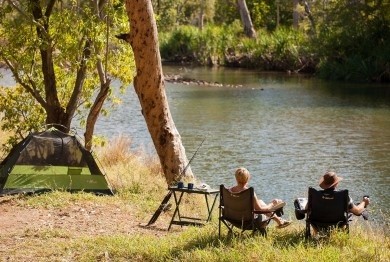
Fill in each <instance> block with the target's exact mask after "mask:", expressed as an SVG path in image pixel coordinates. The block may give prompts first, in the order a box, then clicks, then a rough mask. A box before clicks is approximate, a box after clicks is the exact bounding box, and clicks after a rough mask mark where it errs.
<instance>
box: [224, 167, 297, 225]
mask: <svg viewBox="0 0 390 262" xmlns="http://www.w3.org/2000/svg"><path fill="white" fill-rule="evenodd" d="M235 177H236V182H237V185H235V186H233V187H231V188H229V190H230V192H232V193H239V192H241V191H243V190H245V189H248V188H249V187H248V182H249V179H250V177H251V175H250V173H249V171H248V170H247V169H246V168H244V167H240V168H238V169H237V170H236V172H235ZM253 201H254V203H253V206H254V208H255V210H257V211H270V212H271V211H274V208H275V206H276V205H280V204H281V203H283V201H282V200H280V199H274V200H272V202H271V203H269V204H266V203H264V201H263V200H261V199H258V198H257V196H256V194H255V195H254V197H253ZM270 215H271V213H270V214H268V215H259V216H257V218H256V220H257V221H258V223H260V224H261V225H263V226H266V223H265V222H264V221H265V220H267V217H266V216H268V218H269V216H270ZM271 218H272V219H273V220H274V221H275V222H276V223H277V224H278V226H277V228H284V227H287V226H288V225H290V224H291V221H288V220H285V219H283V218H281V217H279V216H277V215H276V214H274V215H273V216H272V217H271Z"/></svg>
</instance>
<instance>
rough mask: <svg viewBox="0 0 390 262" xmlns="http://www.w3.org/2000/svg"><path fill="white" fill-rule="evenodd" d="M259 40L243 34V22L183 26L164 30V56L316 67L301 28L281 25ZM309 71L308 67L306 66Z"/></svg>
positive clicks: (250, 65)
mask: <svg viewBox="0 0 390 262" xmlns="http://www.w3.org/2000/svg"><path fill="white" fill-rule="evenodd" d="M258 35H259V36H258V38H257V39H250V38H247V37H245V36H243V34H242V29H241V25H240V24H239V23H233V24H232V25H230V26H223V27H218V26H212V25H208V26H206V27H205V28H204V29H203V30H199V29H198V28H196V27H193V26H180V27H178V28H176V29H175V30H174V31H172V32H169V33H160V50H161V55H162V57H163V58H164V59H166V60H173V61H179V62H181V61H191V62H195V63H198V64H202V65H205V64H219V65H226V66H233V65H234V66H239V67H247V68H257V69H263V70H278V71H287V70H289V71H297V70H302V69H306V68H309V67H310V68H312V67H313V66H314V60H313V59H312V55H311V54H310V50H309V49H308V48H307V47H308V39H307V37H306V36H305V35H304V34H303V33H302V32H300V31H295V30H292V29H287V28H280V29H278V30H276V31H274V32H271V33H270V32H268V31H266V30H259V31H258ZM306 70H307V69H306Z"/></svg>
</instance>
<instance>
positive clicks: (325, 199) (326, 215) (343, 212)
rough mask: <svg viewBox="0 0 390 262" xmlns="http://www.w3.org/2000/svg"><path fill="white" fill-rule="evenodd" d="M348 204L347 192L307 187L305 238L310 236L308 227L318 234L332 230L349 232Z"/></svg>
mask: <svg viewBox="0 0 390 262" xmlns="http://www.w3.org/2000/svg"><path fill="white" fill-rule="evenodd" d="M348 203H349V195H348V190H340V191H334V190H316V189H314V188H312V187H309V195H308V202H307V210H306V213H307V214H306V230H305V238H306V239H308V238H309V237H310V236H311V233H310V226H312V227H313V228H314V229H315V230H317V231H318V233H329V232H330V230H331V229H333V228H340V229H345V230H346V232H349V214H348Z"/></svg>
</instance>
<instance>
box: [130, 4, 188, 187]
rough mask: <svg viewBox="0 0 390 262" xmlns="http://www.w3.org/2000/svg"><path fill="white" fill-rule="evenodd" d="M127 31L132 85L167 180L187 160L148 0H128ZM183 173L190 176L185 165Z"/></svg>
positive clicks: (175, 177)
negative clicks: (133, 68)
mask: <svg viewBox="0 0 390 262" xmlns="http://www.w3.org/2000/svg"><path fill="white" fill-rule="evenodd" d="M126 11H127V15H128V17H129V23H130V34H128V35H126V40H127V41H128V42H129V43H130V44H131V47H132V49H133V52H134V58H135V64H136V68H137V73H136V76H135V78H134V88H135V91H136V93H137V95H138V99H139V101H140V104H141V108H142V114H143V116H144V118H145V121H146V124H147V127H148V130H149V133H150V135H151V137H152V140H153V143H154V146H155V148H156V151H157V154H158V156H159V159H160V163H161V166H162V170H163V172H164V175H165V178H166V180H167V183H168V184H171V183H172V182H174V181H178V180H180V179H182V178H183V177H181V173H182V171H183V170H184V168H185V167H186V165H187V163H188V160H187V157H186V155H185V149H184V147H183V145H182V141H181V137H180V134H179V132H178V131H177V129H176V127H175V124H174V122H173V119H172V116H171V112H170V109H169V105H168V100H167V96H166V92H165V85H164V76H163V71H162V65H161V57H160V51H159V44H158V36H157V26H156V21H155V18H154V14H153V7H152V3H151V1H150V0H127V1H126ZM182 176H185V177H186V179H193V174H192V171H191V169H190V168H188V169H187V170H186V172H185V174H183V175H182Z"/></svg>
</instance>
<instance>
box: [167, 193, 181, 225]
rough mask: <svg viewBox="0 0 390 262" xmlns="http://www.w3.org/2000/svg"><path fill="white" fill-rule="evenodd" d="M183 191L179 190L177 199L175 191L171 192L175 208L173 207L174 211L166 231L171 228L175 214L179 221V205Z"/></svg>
mask: <svg viewBox="0 0 390 262" xmlns="http://www.w3.org/2000/svg"><path fill="white" fill-rule="evenodd" d="M183 193H184V192H181V193H180V197H179V199H177V196H176V192H173V197H174V199H175V204H176V208H175V211H174V212H173V215H172V219H171V222H170V223H169V227H168V231H169V230H170V229H171V226H172V222H173V221H174V220H175V217H176V214H177V215H178V216H179V221H181V216H180V210H179V206H180V203H181V199H182V197H183Z"/></svg>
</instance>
